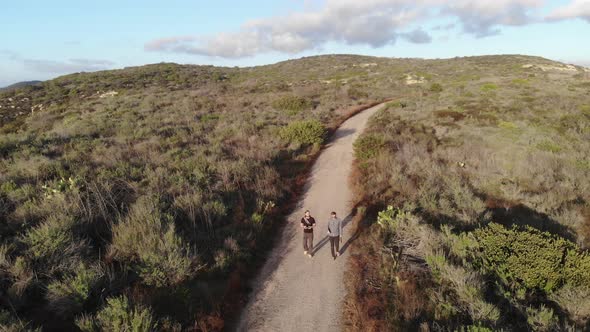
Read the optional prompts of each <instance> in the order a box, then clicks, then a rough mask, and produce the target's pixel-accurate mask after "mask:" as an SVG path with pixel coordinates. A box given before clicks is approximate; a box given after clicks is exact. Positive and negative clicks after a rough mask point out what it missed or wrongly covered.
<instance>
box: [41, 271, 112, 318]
mask: <svg viewBox="0 0 590 332" xmlns="http://www.w3.org/2000/svg"><path fill="white" fill-rule="evenodd" d="M99 278H100V274H99V272H98V269H97V268H89V267H87V266H86V265H85V264H80V265H79V266H78V269H77V270H76V271H75V273H74V274H73V275H71V276H67V277H66V278H64V279H63V280H61V281H53V282H52V283H50V284H49V285H48V286H47V299H48V301H49V303H50V305H51V306H52V308H53V310H54V311H56V312H58V313H60V314H62V315H66V314H69V313H73V312H76V311H78V310H80V309H81V308H82V306H83V305H84V303H85V302H86V300H87V299H88V297H89V296H90V292H91V291H92V289H93V288H94V287H95V286H96V283H97V281H98V280H99Z"/></svg>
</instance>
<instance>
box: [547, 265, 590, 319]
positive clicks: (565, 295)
mask: <svg viewBox="0 0 590 332" xmlns="http://www.w3.org/2000/svg"><path fill="white" fill-rule="evenodd" d="M587 271H588V270H586V272H587ZM551 300H553V301H555V302H557V303H558V304H559V305H560V306H561V308H563V309H564V310H565V311H566V312H567V313H568V314H569V316H570V317H571V318H572V320H573V321H574V322H576V323H577V324H579V325H581V326H584V325H585V324H587V323H588V321H589V320H590V286H588V284H586V285H582V286H579V287H574V286H571V285H565V286H564V287H562V288H561V289H559V290H557V291H556V292H555V293H553V294H551Z"/></svg>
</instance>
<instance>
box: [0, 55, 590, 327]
mask: <svg viewBox="0 0 590 332" xmlns="http://www.w3.org/2000/svg"><path fill="white" fill-rule="evenodd" d="M531 62H534V63H541V64H552V62H550V61H548V60H545V59H540V58H533V57H521V56H494V57H475V58H457V59H449V60H417V59H389V58H372V57H360V56H348V55H334V56H320V57H309V58H304V59H299V60H292V61H286V62H282V63H278V64H274V65H268V66H260V67H253V68H220V67H211V66H188V65H186V66H183V65H175V64H157V65H148V66H143V67H134V68H126V69H123V70H116V71H104V72H97V73H80V74H73V75H68V76H63V77H60V78H57V79H54V80H51V81H47V82H42V83H40V84H35V85H31V86H26V87H21V88H17V89H11V90H8V91H2V92H0V329H3V330H8V331H27V330H30V331H35V330H39V329H41V328H43V330H48V331H51V330H59V331H63V330H82V331H98V330H107V331H109V330H112V331H117V330H134V331H147V330H154V329H156V330H171V331H179V330H193V331H219V330H223V329H228V328H229V329H231V323H232V318H233V317H235V315H236V313H237V312H239V310H240V308H241V307H242V306H243V304H244V303H245V299H246V295H247V292H248V284H247V281H248V280H249V278H251V276H252V275H253V273H254V272H255V271H256V267H257V266H259V264H260V262H262V260H263V259H264V257H265V251H266V250H267V249H268V248H270V247H271V246H272V245H273V243H272V241H269V240H268V239H270V238H273V236H272V235H273V234H276V232H277V231H279V230H280V227H281V225H282V224H283V221H284V218H283V217H284V216H285V215H286V214H287V213H288V212H290V211H289V209H290V208H291V202H292V201H293V200H294V199H295V198H296V196H297V194H298V193H299V192H298V190H297V188H298V187H300V186H297V185H295V184H297V183H299V182H300V181H301V178H302V177H304V176H305V174H306V173H305V172H306V171H307V170H308V166H309V162H310V161H311V160H313V158H312V157H313V156H314V154H316V153H317V152H318V151H319V148H320V146H321V144H322V143H323V142H324V140H325V139H326V135H327V133H329V132H330V130H331V129H333V128H334V127H335V126H337V125H338V124H339V123H340V122H341V121H343V120H344V119H345V118H346V117H347V116H349V115H350V114H352V113H353V111H354V110H357V109H358V108H359V107H360V105H363V104H366V103H370V102H375V101H381V100H385V99H388V98H395V101H394V102H390V103H388V109H387V110H386V111H383V112H381V113H380V114H379V115H378V116H377V117H375V118H374V119H373V120H372V125H371V130H370V131H369V132H367V134H366V135H365V136H364V137H361V139H360V140H359V141H357V143H356V144H355V150H356V153H357V156H358V159H359V165H358V166H359V167H358V172H359V174H358V177H357V181H358V183H357V186H356V187H357V189H358V191H359V193H360V196H361V198H362V202H363V204H364V206H365V209H364V211H366V213H365V223H363V225H365V224H366V225H365V226H366V228H362V229H363V231H362V232H361V233H360V234H361V235H362V236H360V237H359V238H358V239H357V240H356V242H354V244H355V245H363V246H365V248H366V249H368V250H366V255H369V256H368V259H366V260H357V261H355V262H356V263H354V264H357V265H359V266H357V267H363V269H364V270H363V271H364V272H363V273H356V274H355V275H356V276H358V277H359V278H360V277H365V276H367V275H368V274H370V275H369V277H368V278H365V279H355V278H350V280H351V281H352V282H354V280H357V281H358V283H357V284H355V286H354V288H351V289H358V292H356V293H355V294H353V295H354V296H355V299H356V300H357V302H351V303H352V304H351V305H350V307H351V308H355V307H356V308H357V309H356V311H355V312H356V315H357V316H356V317H364V318H363V320H361V321H362V322H363V324H365V326H373V327H375V329H377V330H386V329H387V328H389V327H391V326H396V327H400V326H401V327H416V326H422V327H424V326H428V327H430V328H432V329H436V327H437V326H438V327H449V328H457V329H463V330H475V329H484V328H498V327H505V326H506V327H510V326H515V327H518V328H520V327H523V326H524V327H535V328H536V327H537V326H540V327H542V328H546V329H551V327H552V326H560V327H563V326H572V327H576V328H581V327H584V326H587V325H584V324H588V316H589V315H590V305H589V304H588V303H589V301H590V300H589V299H590V290H588V289H587V288H585V287H584V282H585V281H584V280H586V279H585V278H586V275H585V274H583V273H581V272H580V271H581V270H580V267H583V266H585V265H584V264H587V260H588V259H587V253H586V251H584V250H586V248H587V246H588V239H589V238H590V225H588V213H589V211H590V209H589V208H588V203H587V202H588V196H587V194H588V192H590V190H589V187H588V185H589V184H588V177H587V174H588V171H589V170H590V167H589V165H588V160H587V156H588V150H589V147H588V142H589V141H590V140H588V134H589V133H588V128H590V126H588V125H587V121H588V118H589V116H590V115H589V114H590V113H589V108H588V105H590V100H589V99H588V84H587V81H588V78H587V76H586V74H585V72H583V71H581V69H580V72H579V73H576V74H575V75H573V74H569V73H568V72H556V73H552V72H547V71H542V70H541V69H538V68H536V67H528V68H523V67H522V66H523V65H525V64H528V63H531ZM366 63H371V65H370V66H366V65H365V64H366ZM459 69H460V70H459ZM572 75H573V76H572ZM407 77H420V80H418V81H417V83H412V84H410V83H408V81H407ZM434 78H436V82H433V81H432V80H433V79H434ZM492 85H493V86H494V87H493V88H492ZM484 86H485V88H484ZM461 165H463V166H461ZM388 205H391V206H392V210H390V212H387V211H389V210H386V215H383V218H384V219H383V221H382V222H381V224H383V225H385V226H379V224H378V223H375V224H374V225H372V226H369V225H368V221H370V220H377V211H379V210H380V209H385V208H386V206H388ZM361 210H363V209H359V211H361ZM391 211H394V212H391ZM388 215H390V216H389V217H387V216H388ZM387 218H393V219H395V220H398V221H399V222H397V221H396V222H395V223H393V224H392V225H389V226H387V225H388V222H386V221H385V220H387ZM492 221H493V222H494V223H492ZM514 223H517V224H518V225H519V227H518V228H512V224H514ZM394 224H395V225H394ZM496 224H498V225H496ZM500 225H501V226H500ZM493 227H503V228H502V229H504V230H505V232H506V234H507V235H506V236H507V237H508V238H510V237H512V236H513V237H515V238H517V239H520V238H531V239H537V240H538V241H539V243H538V248H546V250H547V251H548V252H547V255H540V257H539V259H540V260H541V261H540V263H539V264H545V263H544V262H545V261H544V260H543V259H545V260H547V261H550V262H553V258H554V255H553V254H551V253H550V251H551V250H553V249H554V248H559V250H565V252H566V253H567V254H566V257H568V259H567V260H565V261H560V262H559V263H557V262H555V264H556V265H552V266H545V265H543V269H547V270H546V271H554V270H555V269H558V270H559V272H557V273H555V275H554V276H552V278H551V279H550V280H549V279H547V280H545V279H542V278H541V280H540V279H539V277H538V276H537V275H534V274H531V275H530V276H529V275H528V274H527V275H526V277H527V278H526V282H525V281H524V280H525V279H521V278H522V277H521V276H519V277H517V278H515V277H514V274H513V273H517V272H528V271H519V270H518V271H513V270H512V269H515V268H516V269H517V268H518V267H517V265H518V264H515V263H514V262H518V259H520V253H519V254H518V255H517V256H518V259H516V258H514V257H513V256H514V255H510V254H507V255H505V256H502V255H496V256H488V255H487V254H486V251H489V250H491V249H488V247H487V245H490V246H491V245H496V246H498V248H502V245H503V244H502V242H501V239H494V238H493V237H489V238H488V235H489V234H488V233H490V232H488V231H487V230H489V229H492V228H493ZM529 227H532V228H529ZM537 230H538V232H537ZM520 232H524V234H525V235H521V234H520ZM529 233H530V234H529ZM490 234H491V233H490ZM492 235H493V234H492ZM546 242H548V243H546ZM556 246H557V247H556ZM402 248H403V249H402ZM474 248H475V249H474ZM476 253H477V255H476ZM515 255H516V254H515ZM515 259H516V260H515ZM353 261H354V260H353ZM361 265H362V266H361ZM499 267H501V268H499ZM562 267H563V268H562ZM543 271H545V270H543ZM529 277H530V278H529ZM360 280H369V281H370V282H369V283H367V284H363V283H362V282H361V281H360ZM366 301H368V302H366ZM367 303H368V305H364V304H367ZM360 304H363V305H360ZM574 304H576V305H574ZM351 310H352V309H351ZM350 317H353V315H352V314H351V315H350ZM353 321H354V319H353V318H351V322H353ZM428 322H432V323H428ZM350 324H353V325H354V324H355V323H350ZM425 324H426V325H425ZM379 328H381V329H379ZM539 329H541V328H539Z"/></svg>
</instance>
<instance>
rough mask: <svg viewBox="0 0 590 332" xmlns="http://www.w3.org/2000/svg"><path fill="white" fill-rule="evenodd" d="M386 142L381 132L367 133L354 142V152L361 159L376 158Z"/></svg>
mask: <svg viewBox="0 0 590 332" xmlns="http://www.w3.org/2000/svg"><path fill="white" fill-rule="evenodd" d="M384 144H385V139H384V138H383V136H382V135H379V134H365V135H362V136H361V137H359V138H358V139H357V140H356V141H355V142H354V144H353V147H354V154H355V156H356V158H357V159H358V160H360V161H365V160H368V159H371V158H374V157H375V156H377V154H378V153H379V150H381V148H382V147H383V145H384Z"/></svg>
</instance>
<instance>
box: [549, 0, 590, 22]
mask: <svg viewBox="0 0 590 332" xmlns="http://www.w3.org/2000/svg"><path fill="white" fill-rule="evenodd" d="M571 18H581V19H583V20H586V21H588V23H590V1H589V0H572V2H570V3H569V4H567V5H565V6H562V7H559V8H557V9H555V10H554V11H553V12H551V13H550V14H549V16H547V19H549V20H563V19H571Z"/></svg>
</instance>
